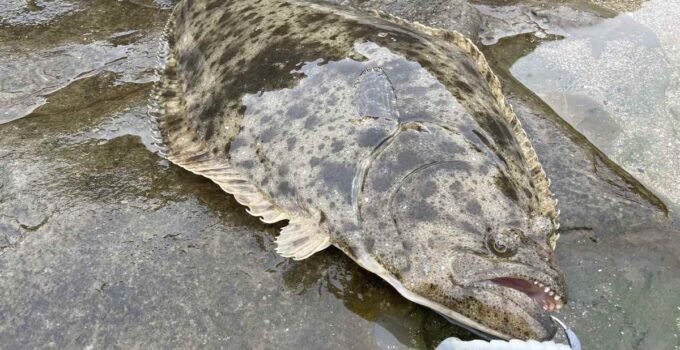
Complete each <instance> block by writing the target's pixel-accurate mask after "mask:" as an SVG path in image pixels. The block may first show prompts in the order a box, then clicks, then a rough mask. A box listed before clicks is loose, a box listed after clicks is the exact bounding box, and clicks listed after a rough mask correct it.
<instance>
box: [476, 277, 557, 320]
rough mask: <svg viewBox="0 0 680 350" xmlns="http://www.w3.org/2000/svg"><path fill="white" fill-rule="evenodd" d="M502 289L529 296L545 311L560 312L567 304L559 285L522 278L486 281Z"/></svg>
mask: <svg viewBox="0 0 680 350" xmlns="http://www.w3.org/2000/svg"><path fill="white" fill-rule="evenodd" d="M485 281H488V282H491V283H493V284H495V285H497V286H500V287H502V288H510V289H514V290H517V291H520V292H522V293H524V294H525V295H527V296H529V297H530V298H531V299H532V300H533V301H534V302H535V303H536V305H537V306H539V307H540V308H542V309H543V311H546V312H548V311H559V310H560V309H562V307H563V306H564V304H565V303H566V297H565V296H564V295H563V294H562V293H560V291H561V289H562V288H560V287H558V285H552V286H551V284H548V283H544V282H542V281H541V280H539V279H534V278H530V277H520V276H502V277H494V278H490V279H486V280H485Z"/></svg>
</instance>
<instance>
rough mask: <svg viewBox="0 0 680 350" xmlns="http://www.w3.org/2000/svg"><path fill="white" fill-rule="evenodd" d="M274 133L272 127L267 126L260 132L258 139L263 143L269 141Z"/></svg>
mask: <svg viewBox="0 0 680 350" xmlns="http://www.w3.org/2000/svg"><path fill="white" fill-rule="evenodd" d="M275 135H276V130H275V129H274V128H268V129H265V130H264V131H262V133H260V141H262V142H263V143H267V142H270V141H271V140H272V139H273V138H274V136H275Z"/></svg>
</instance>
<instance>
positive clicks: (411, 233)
mask: <svg viewBox="0 0 680 350" xmlns="http://www.w3.org/2000/svg"><path fill="white" fill-rule="evenodd" d="M395 21H396V22H399V21H397V20H393V19H390V18H387V16H374V15H367V14H362V13H359V12H352V11H345V10H340V9H338V8H335V7H329V6H324V5H317V4H313V5H310V4H307V3H299V2H294V1H274V0H256V1H247V2H245V1H225V0H204V1H199V0H194V1H190V0H186V1H182V2H180V4H179V5H178V7H177V9H176V10H175V13H174V23H175V26H174V28H172V29H173V30H172V32H171V35H170V37H169V38H168V40H169V42H170V50H171V52H172V53H173V55H174V57H175V58H176V60H177V70H176V72H177V73H176V74H177V80H178V81H179V86H178V88H177V96H169V98H179V99H180V100H181V106H182V107H181V108H182V111H183V113H182V116H181V118H177V119H173V120H171V121H170V122H168V123H166V124H164V125H163V128H162V130H161V131H162V133H163V135H164V138H165V139H166V140H165V141H166V145H165V146H166V147H168V148H169V149H170V151H173V149H172V148H173V147H175V148H177V147H179V146H178V145H184V146H183V147H186V145H190V144H192V143H196V144H198V143H200V144H203V145H209V152H210V155H203V156H201V157H208V156H209V157H211V159H217V160H223V161H224V162H225V164H229V165H230V166H231V167H232V168H233V169H235V170H236V171H238V172H239V173H241V174H244V176H245V177H247V178H248V179H249V181H250V182H252V183H253V184H255V185H256V186H257V187H258V188H259V189H260V190H261V191H262V192H264V193H265V194H266V195H267V196H269V197H270V198H271V199H272V200H273V202H275V203H276V205H278V206H279V207H281V208H283V210H285V211H286V212H289V213H309V212H318V213H320V220H319V222H318V225H319V228H320V230H321V231H322V232H327V233H328V234H330V237H331V243H332V244H333V245H335V246H337V247H338V248H340V249H341V250H343V251H344V252H345V253H347V254H348V255H349V256H351V257H352V258H353V259H355V260H356V261H357V262H359V263H360V264H363V263H362V261H366V259H370V260H371V261H375V262H377V263H378V264H379V265H380V268H381V269H384V270H385V271H386V272H387V273H388V275H385V274H380V273H379V272H377V271H375V269H373V270H372V271H374V272H376V273H378V274H380V275H381V277H383V278H386V279H387V280H388V281H390V283H393V285H394V283H398V284H400V285H401V286H403V288H404V289H405V290H407V291H408V292H410V293H414V294H416V295H418V296H420V297H422V298H424V299H426V300H429V301H432V302H434V303H436V304H438V305H439V306H441V307H442V309H439V310H437V311H440V312H442V310H445V311H446V312H449V311H451V314H449V315H448V316H449V317H452V318H455V317H454V316H455V315H460V316H462V317H464V318H467V319H469V320H473V321H475V322H477V323H479V324H481V325H484V326H486V327H488V328H491V329H494V330H497V331H498V332H500V333H502V334H503V335H505V336H507V337H514V338H521V339H527V338H534V339H546V338H550V337H552V336H553V334H554V332H555V328H554V325H553V324H552V322H551V321H550V320H549V317H548V315H547V313H545V312H543V310H541V309H540V307H539V306H538V305H537V304H536V303H534V302H533V300H531V298H529V297H528V296H527V295H525V294H523V293H521V292H519V291H517V290H514V289H511V288H505V287H501V286H499V285H496V284H494V283H492V282H489V281H488V280H489V279H492V278H497V277H517V278H524V279H533V280H538V281H541V282H542V283H544V284H545V285H547V286H550V287H551V288H552V289H553V290H554V291H556V292H557V293H558V294H560V295H565V290H564V279H563V276H562V274H561V273H560V272H559V270H558V269H557V267H556V266H555V263H554V255H553V252H552V249H551V247H550V244H549V240H550V239H551V238H552V236H553V235H554V234H555V226H554V225H555V224H554V220H553V219H554V218H552V217H549V216H548V215H546V214H544V213H542V212H541V211H540V205H539V199H540V196H542V195H543V194H542V193H540V191H538V190H537V189H536V184H535V183H534V181H533V180H532V179H533V178H532V175H531V174H529V171H528V170H527V169H528V166H527V160H526V159H525V156H523V153H522V148H521V146H520V145H519V144H518V141H517V137H516V134H515V133H513V130H512V128H511V126H510V125H508V123H507V122H506V121H504V120H503V118H501V117H500V114H501V110H502V108H503V106H502V105H501V104H502V101H499V100H498V98H497V97H495V96H494V95H493V94H492V93H491V86H490V85H489V80H490V79H491V78H492V77H490V76H488V75H489V74H491V75H493V73H491V72H490V71H489V72H487V73H482V71H481V70H480V68H479V60H480V57H478V56H475V55H477V53H472V54H471V53H470V52H469V50H466V49H464V48H461V47H459V46H458V45H456V44H454V43H453V42H451V41H448V40H446V39H444V38H435V37H432V36H430V35H428V34H424V33H422V32H420V31H418V30H417V29H416V28H413V27H411V26H409V25H408V24H404V23H395ZM169 95H174V94H171V93H170V94H169ZM166 97H167V96H166ZM186 132H188V133H189V134H190V135H192V136H191V137H190V138H189V139H187V138H186V137H185V138H183V139H182V140H181V141H182V142H179V141H178V140H172V136H173V135H177V134H180V133H186ZM528 147H531V146H530V145H529V146H528ZM174 151H177V150H174ZM300 215H302V214H300ZM494 240H496V241H502V242H505V243H506V244H507V245H508V247H509V248H511V250H510V251H508V252H506V253H504V254H499V253H498V252H495V251H494V250H493V249H492V248H490V247H489V243H490V242H494ZM364 267H366V268H369V270H371V268H370V267H368V266H364ZM393 281H396V282H393ZM398 289H399V288H398ZM400 292H402V293H404V292H403V291H402V290H401V289H400ZM452 315H453V316H452Z"/></svg>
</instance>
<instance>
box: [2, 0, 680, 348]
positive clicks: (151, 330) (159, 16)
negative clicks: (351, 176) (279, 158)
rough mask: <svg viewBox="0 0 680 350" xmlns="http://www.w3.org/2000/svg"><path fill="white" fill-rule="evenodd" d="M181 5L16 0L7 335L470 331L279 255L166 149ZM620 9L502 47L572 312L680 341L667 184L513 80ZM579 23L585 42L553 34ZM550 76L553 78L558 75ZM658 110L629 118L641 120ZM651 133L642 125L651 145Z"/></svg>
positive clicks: (321, 342)
mask: <svg viewBox="0 0 680 350" xmlns="http://www.w3.org/2000/svg"><path fill="white" fill-rule="evenodd" d="M488 3H489V2H487V4H486V6H489V4H488ZM663 5H664V4H663V3H661V2H659V1H656V2H655V1H652V2H650V3H648V5H647V6H650V7H643V8H642V9H641V10H640V11H641V12H636V13H635V14H633V15H630V17H631V18H633V20H638V21H643V19H644V18H654V16H656V15H657V14H658V13H656V12H654V11H660V10H663V8H665V6H663ZM168 6H169V3H168V2H154V1H150V0H148V1H144V0H137V1H115V2H109V1H75V0H68V1H67V0H53V1H47V0H44V1H40V0H36V1H29V2H24V1H14V0H12V1H9V2H3V3H2V4H0V82H2V84H0V344H2V346H0V347H3V348H22V347H27V348H101V347H120V348H132V347H142V348H166V347H185V348H189V347H202V346H205V347H210V348H220V347H222V348H239V349H240V348H254V349H267V348H284V349H287V348H327V349H406V348H413V349H426V348H432V347H433V346H435V345H436V344H437V343H438V342H439V341H440V340H441V339H443V338H444V337H446V336H451V335H457V336H460V337H469V334H467V333H466V332H464V331H462V330H460V329H457V328H455V327H454V326H451V325H449V324H447V323H446V322H445V321H444V320H442V319H441V318H440V317H439V316H437V315H435V314H434V313H432V312H430V311H429V310H426V309H425V308H422V307H420V306H417V305H415V304H412V303H410V302H407V301H405V300H404V299H403V298H402V297H401V296H400V295H398V293H396V292H395V291H394V290H392V289H391V288H390V287H389V286H388V285H386V284H385V283H383V282H382V281H381V280H380V279H378V278H377V277H375V276H372V275H371V274H369V273H367V272H365V271H363V270H362V269H361V268H359V267H358V266H356V264H354V263H353V262H352V261H350V260H349V259H348V258H346V257H344V256H343V255H342V253H340V252H339V251H337V250H334V249H329V250H328V251H325V252H323V253H321V254H316V255H315V256H313V257H312V258H310V259H308V260H305V261H301V262H294V261H289V260H286V259H283V258H280V257H278V256H277V255H276V254H275V252H274V251H273V248H274V247H273V237H274V236H275V234H276V231H277V227H272V226H267V225H264V224H262V223H260V222H259V221H258V220H256V219H254V218H251V217H249V216H248V215H246V214H245V211H244V209H243V208H242V207H241V206H239V205H238V204H237V203H236V202H235V201H234V200H233V199H232V198H231V197H230V196H227V195H225V194H223V193H221V191H220V190H219V188H218V187H217V186H215V185H214V184H212V183H211V182H209V181H206V180H204V179H202V178H200V177H197V176H194V175H192V174H189V173H187V172H186V171H183V170H181V169H179V168H177V167H175V166H173V165H171V164H169V163H168V162H167V161H165V160H163V159H161V158H160V157H159V156H157V155H156V154H154V153H152V152H151V151H150V147H149V146H150V142H151V139H150V135H149V133H148V130H147V125H146V121H145V118H146V117H145V104H146V96H147V94H148V92H149V89H150V81H151V79H152V77H153V75H152V71H151V68H152V66H153V63H154V59H155V55H154V54H155V50H156V45H157V44H156V40H157V38H158V37H159V33H160V30H161V28H162V26H163V25H164V20H165V18H166V16H167V15H168V11H167V8H168ZM578 11H585V10H583V9H582V8H578ZM578 11H577V12H575V13H579V12H578ZM588 11H591V10H590V9H589V10H588ZM607 11H610V10H607ZM644 11H648V12H644ZM567 12H569V11H568V10H567ZM645 13H647V14H646V15H645ZM652 14H654V16H653V15H652ZM672 14H673V12H671V11H666V12H665V13H664V15H666V16H669V15H672ZM676 14H677V13H676ZM611 16H612V15H611V12H603V13H599V12H598V13H594V14H593V16H592V18H593V21H589V22H587V23H583V22H579V21H576V22H574V21H565V22H561V23H562V24H560V26H559V28H558V29H559V30H560V32H557V30H558V29H554V28H555V27H556V26H550V25H547V24H546V23H543V26H534V27H533V28H541V30H545V29H546V28H553V29H554V30H555V32H554V33H552V32H549V33H546V36H544V37H543V38H541V35H540V34H539V36H535V35H534V34H531V31H527V30H525V29H524V30H523V31H522V32H523V33H525V34H524V35H521V36H512V35H510V36H508V37H506V38H504V39H501V40H500V41H498V43H497V44H495V45H493V46H490V47H487V48H486V50H487V54H488V55H489V57H490V59H491V60H492V62H494V64H495V65H496V68H497V70H499V72H501V73H503V72H505V73H506V75H505V79H506V89H507V90H508V94H509V95H510V96H511V97H510V98H511V101H512V102H513V104H514V105H515V107H516V110H517V112H518V114H519V115H520V118H522V121H523V123H524V124H525V126H526V127H527V129H528V131H529V133H530V135H531V136H533V137H534V138H535V139H536V141H535V143H536V147H537V149H538V152H539V156H541V158H542V159H543V160H544V166H545V167H546V171H547V172H548V173H549V175H550V176H551V178H552V179H553V190H554V191H555V192H556V194H557V196H558V198H559V199H560V202H561V206H562V223H563V229H562V231H563V232H562V239H561V240H560V242H559V248H558V251H559V254H560V262H561V265H562V266H563V268H564V270H565V272H566V274H567V278H568V284H569V288H570V293H571V295H570V297H571V302H570V304H569V306H568V307H567V309H566V310H564V311H563V312H562V316H563V318H565V319H566V320H567V321H568V323H569V324H570V325H572V326H573V327H574V328H575V329H576V330H577V333H579V335H580V336H581V337H582V340H583V342H584V343H585V345H586V347H585V348H587V349H632V348H637V349H672V348H674V347H675V348H677V347H678V346H680V340H679V339H678V336H679V334H680V297H678V294H677V293H676V292H675V291H677V290H680V279H679V278H678V274H677V271H678V269H680V260H679V258H678V256H680V244H679V243H678V242H677V237H678V234H677V233H678V226H677V224H675V226H673V225H674V224H673V223H670V222H669V220H668V219H666V218H665V215H664V208H663V205H662V204H659V202H658V200H657V199H656V197H655V196H654V195H653V194H651V193H649V192H647V191H645V190H644V188H642V187H640V186H639V185H638V184H637V183H636V182H635V181H634V180H633V179H631V178H630V177H628V176H627V175H626V174H625V172H622V171H621V170H620V169H619V168H618V167H616V166H615V165H613V164H611V163H610V162H609V161H608V160H606V158H603V157H602V155H601V154H600V153H598V151H597V150H596V149H594V148H592V147H591V146H590V144H589V143H588V142H586V141H585V140H584V139H582V138H581V137H580V136H578V134H576V133H574V132H573V130H572V129H570V128H568V127H567V126H566V125H564V124H563V123H560V122H559V120H557V119H555V118H556V116H555V115H553V114H551V113H550V110H549V109H546V107H545V105H543V104H541V102H540V101H539V100H536V99H535V98H534V97H533V95H532V94H531V93H530V92H529V91H526V90H523V89H522V87H521V86H520V85H517V84H516V82H513V80H512V75H511V74H510V72H511V73H512V74H513V75H514V76H515V77H517V78H518V79H520V80H521V81H523V82H524V83H525V84H526V85H528V86H530V87H531V88H532V89H533V90H534V91H535V92H536V93H537V94H538V95H540V96H541V97H545V96H544V95H542V93H541V90H540V89H539V88H538V87H536V86H535V85H532V84H531V83H530V81H528V80H522V79H523V78H522V77H524V76H526V75H522V74H520V72H523V71H527V69H525V70H521V69H520V68H519V67H521V65H522V64H524V63H522V62H523V60H530V59H532V57H544V56H545V55H544V56H541V53H542V52H544V51H543V50H548V51H545V52H551V51H549V50H550V49H551V46H550V45H558V44H560V43H561V42H567V43H568V41H569V40H578V38H583V37H585V38H588V35H589V33H591V34H592V33H598V32H597V31H598V30H600V28H602V26H606V23H605V22H603V21H608V20H606V19H605V18H608V17H611ZM636 16H639V17H636ZM644 16H647V17H644ZM550 18H554V17H550ZM617 18H619V17H614V18H613V19H612V20H613V21H615V20H617ZM666 18H667V17H666ZM674 18H678V17H674ZM531 20H533V19H531ZM647 21H648V22H644V23H647V24H648V23H649V22H650V20H647ZM651 22H655V21H651ZM565 23H566V24H565ZM573 23H575V24H573ZM655 23H661V21H657V22H655ZM572 24H573V25H572ZM495 25H496V26H497V27H496V28H500V26H501V25H500V24H498V23H497V24H495ZM528 27H531V26H528ZM643 27H644V28H650V25H645V26H643ZM651 27H652V29H649V30H650V31H651V33H654V34H655V35H657V37H658V38H660V39H658V43H659V44H658V45H659V46H655V47H664V48H665V47H667V46H663V45H671V46H672V44H673V43H672V41H673V40H672V38H673V37H672V36H669V35H670V34H668V33H666V29H664V28H665V27H664V26H659V27H654V26H651ZM523 28H527V26H526V25H525V26H524V27H523ZM654 28H656V29H654ZM550 30H552V29H550ZM589 30H590V32H589ZM645 30H647V29H645ZM669 30H670V29H669ZM508 31H511V29H508V28H505V29H503V28H500V29H499V30H498V31H495V32H497V33H501V32H503V33H506V34H507V32H508ZM574 31H579V33H581V34H580V35H581V37H575V35H574V36H573V37H568V38H567V39H564V40H556V39H557V38H556V37H554V35H567V34H569V33H572V32H574ZM645 33H649V32H645ZM634 34H635V32H634V31H633V32H632V35H634ZM666 34H668V35H666ZM676 37H677V35H676ZM664 38H665V39H664ZM554 39H555V40H554ZM624 39H625V38H624ZM583 40H585V39H583ZM622 40H623V39H622ZM668 42H670V43H671V44H668ZM664 43H665V44H664ZM676 44H677V43H676ZM542 47H545V49H542ZM565 50H566V49H565ZM670 51H671V50H670V49H664V50H663V52H665V54H666V55H669V53H668V52H670ZM565 52H566V51H565ZM674 54H675V56H673V57H676V58H677V57H679V56H677V54H678V52H677V51H674ZM532 55H537V56H532ZM643 58H644V56H643ZM593 61H594V59H593V58H592V57H590V58H589V57H585V58H583V62H584V63H586V62H587V63H588V64H590V65H589V66H588V67H590V69H591V71H593V72H595V71H597V72H601V71H602V70H604V69H606V68H607V67H606V62H599V63H598V62H593ZM524 62H525V61H524ZM642 62H647V63H651V62H652V61H651V60H650V61H645V60H644V59H643V61H642ZM669 62H671V61H669ZM624 63H627V64H631V62H630V61H626V62H624ZM676 63H677V62H676ZM535 67H536V66H534V68H535ZM549 67H551V66H550V65H547V64H546V65H545V67H544V68H549ZM623 67H626V66H625V65H623ZM654 67H657V66H654ZM673 67H675V68H673ZM627 68H628V69H633V68H636V67H627ZM662 68H664V69H666V70H665V71H662V72H667V73H668V74H665V75H667V76H668V77H667V78H668V83H667V84H666V85H665V86H666V87H667V90H666V91H668V90H669V89H670V91H671V93H668V92H666V93H665V94H663V93H661V92H660V90H659V89H661V88H660V87H657V90H654V95H653V96H655V97H656V98H657V99H656V100H654V101H655V103H656V105H657V107H658V108H661V107H660V106H661V105H663V106H666V107H667V110H668V111H671V114H672V111H674V110H675V109H674V108H676V107H675V105H674V104H673V103H675V102H677V99H676V98H677V96H676V95H674V93H673V91H676V90H672V89H671V88H672V87H673V80H672V79H670V75H671V74H673V73H672V71H673V69H675V71H676V72H677V64H675V66H673V65H671V64H667V65H665V66H662ZM546 72H548V69H546ZM626 72H628V70H626ZM536 74H538V73H536ZM550 74H551V73H545V76H544V77H545V79H546V81H552V80H551V78H555V76H554V75H550ZM552 74H557V73H555V72H553V73H552ZM560 74H562V73H560ZM619 76H622V75H619ZM614 77H616V75H614ZM591 78H592V77H591ZM532 81H537V79H534V80H532ZM675 81H677V80H675ZM642 83H646V81H645V80H640V84H642ZM649 84H651V86H657V85H658V84H659V83H657V82H656V81H653V82H651V83H649ZM655 84H657V85H655ZM631 85H632V86H637V85H635V84H631ZM541 86H543V85H541ZM545 86H548V85H545ZM556 86H557V87H560V88H561V87H563V86H564V85H559V84H558V85H556ZM644 86H648V85H644ZM661 86H662V87H663V86H664V85H663V84H662V85H661ZM539 87H540V86H539ZM551 87H552V86H551ZM591 95H592V94H591ZM546 96H547V95H546ZM634 96H635V99H633V100H631V101H627V100H626V99H625V98H623V97H620V98H619V99H614V98H613V97H612V100H611V103H609V104H608V105H606V106H612V105H613V107H611V108H632V107H629V106H631V105H632V106H637V105H645V104H647V103H648V102H649V101H646V98H647V97H646V96H647V95H644V94H638V95H634ZM661 96H663V98H662V97H661ZM546 100H547V102H548V103H549V104H550V105H551V106H552V107H553V108H554V109H555V110H556V111H557V112H562V111H561V110H560V109H559V108H558V106H556V105H555V104H554V103H553V102H552V100H550V99H548V98H546ZM615 102H616V103H615ZM624 102H630V104H625V103H624ZM617 105H618V107H617ZM606 108H609V107H603V108H600V109H603V110H604V111H605V112H606V113H607V115H609V116H610V119H614V118H615V117H617V116H618V114H616V113H612V112H610V111H608V110H607V109H606ZM661 109H662V108H661ZM598 113H599V114H598ZM561 115H562V116H563V117H564V118H565V119H566V120H567V121H569V122H572V123H574V120H576V119H574V118H575V117H573V116H572V115H571V114H565V113H563V112H562V113H561ZM601 115H605V113H604V112H601V111H599V110H598V112H597V113H592V115H589V117H590V118H591V119H592V118H597V117H598V116H601ZM658 115H660V116H662V118H661V121H660V123H661V124H659V125H662V126H663V127H662V129H663V130H662V131H663V132H659V133H657V134H656V135H652V136H653V141H654V142H656V141H657V140H661V141H660V142H664V141H665V142H676V141H678V135H677V134H675V137H673V135H672V134H669V133H667V131H668V130H667V128H669V127H670V126H669V125H671V124H668V123H670V118H666V119H663V116H666V117H667V116H668V115H665V114H663V113H659V114H658ZM570 118H571V119H570ZM614 120H617V119H614ZM617 121H618V120H617ZM662 122H665V123H667V124H663V123H662ZM676 122H677V118H676ZM574 124H575V127H577V128H579V125H581V124H578V123H574ZM651 124H652V123H648V124H645V125H644V127H641V126H640V123H637V124H636V123H633V122H631V123H623V122H622V123H620V124H619V127H620V130H621V133H624V132H627V133H629V134H631V133H634V132H638V131H640V130H638V129H641V130H642V129H645V128H646V127H648V126H649V128H651V127H652V125H651ZM596 125H598V126H599V124H596ZM606 125H608V124H606ZM606 125H605V126H606ZM674 125H675V126H676V127H677V125H678V124H677V123H676V124H674ZM582 126H584V127H582V128H581V129H579V130H581V131H582V132H583V133H585V134H586V135H587V136H590V137H592V138H593V139H592V140H593V141H594V143H595V144H596V145H597V146H599V147H600V148H602V150H604V151H605V152H606V153H607V154H608V155H610V156H612V157H613V158H615V157H616V154H617V153H616V152H617V151H618V152H621V153H625V152H627V151H626V150H622V149H620V148H619V147H631V149H637V148H635V147H640V146H645V147H648V149H652V150H653V149H655V148H653V147H652V146H653V145H654V143H653V142H651V140H650V142H648V143H638V144H627V143H626V142H624V141H626V140H628V139H624V141H622V142H620V143H613V144H612V148H607V147H604V146H602V145H601V144H599V143H598V141H597V140H598V139H597V138H596V137H594V136H592V135H589V134H588V133H589V132H591V133H595V132H600V133H601V132H602V131H601V130H602V129H594V128H592V129H591V126H592V123H591V124H587V123H585V124H583V125H582ZM604 130H605V131H606V132H605V134H606V133H609V132H611V131H610V130H609V129H604ZM675 130H677V129H675ZM650 133H652V131H650V130H646V133H645V134H642V135H647V136H645V137H649V138H650V139H652V137H650V136H649V134H650ZM652 134H653V133H652ZM593 135H596V136H597V134H593ZM657 153H660V155H658V156H657V158H654V159H655V163H654V164H655V165H654V166H649V167H648V168H647V169H653V170H654V172H652V173H653V174H655V175H654V176H656V177H652V176H651V175H650V177H649V180H648V179H647V178H644V177H643V180H644V181H645V184H647V185H649V186H650V187H651V188H652V189H653V190H654V192H656V193H657V194H658V195H659V196H661V197H662V198H664V199H667V198H674V197H673V193H674V192H672V191H670V190H669V191H665V189H666V187H664V186H654V184H656V182H653V181H652V180H654V181H656V180H655V179H666V178H670V176H671V175H672V174H671V173H670V172H671V171H672V170H673V168H672V167H671V166H670V165H671V164H675V163H672V162H673V161H675V160H676V159H677V158H675V159H671V158H672V157H673V154H672V153H664V152H657ZM565 154H566V155H567V156H564V155H565ZM664 157H666V158H664ZM664 159H665V162H664ZM624 165H626V163H625V162H624ZM677 168H678V167H677V166H676V168H675V169H677ZM629 170H630V171H631V172H635V171H634V169H629ZM647 172H649V170H646V173H647ZM636 175H638V174H636ZM671 185H672V184H671ZM668 188H672V186H669V187H668ZM667 203H672V202H671V201H667ZM676 203H677V202H676ZM673 215H674V214H673V213H671V217H673Z"/></svg>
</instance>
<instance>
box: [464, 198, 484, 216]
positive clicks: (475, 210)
mask: <svg viewBox="0 0 680 350" xmlns="http://www.w3.org/2000/svg"><path fill="white" fill-rule="evenodd" d="M465 209H466V210H467V211H468V212H469V213H470V214H472V215H480V214H481V213H482V206H481V205H479V202H477V201H476V200H471V201H469V202H467V204H466V205H465Z"/></svg>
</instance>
